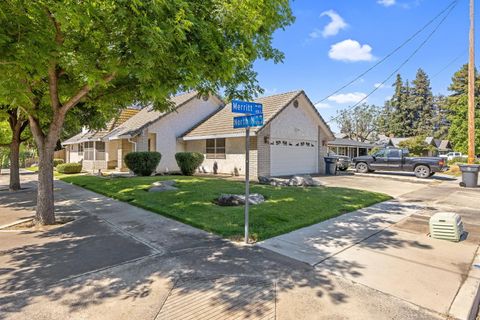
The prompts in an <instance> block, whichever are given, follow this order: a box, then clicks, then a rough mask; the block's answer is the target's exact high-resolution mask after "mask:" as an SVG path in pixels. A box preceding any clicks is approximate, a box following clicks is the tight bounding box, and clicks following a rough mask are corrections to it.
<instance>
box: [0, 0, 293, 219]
mask: <svg viewBox="0 0 480 320" xmlns="http://www.w3.org/2000/svg"><path fill="white" fill-rule="evenodd" d="M292 22H293V16H292V13H291V9H290V5H289V1H288V0H228V1H227V0H164V1H158V0H90V1H72V0H63V1H58V0H38V1H27V0H4V1H1V2H0V25H1V26H2V28H1V31H0V104H7V105H11V106H15V107H19V108H21V109H22V110H24V111H25V112H26V113H27V114H28V117H29V122H30V128H31V130H32V133H33V135H34V137H35V141H36V144H37V147H38V152H39V161H40V171H39V187H38V197H37V199H38V200H37V220H38V221H40V222H41V223H54V220H55V219H54V214H53V193H52V191H51V190H52V189H53V175H52V170H51V169H52V168H53V150H54V148H55V145H56V143H57V141H58V139H59V137H60V133H61V130H62V128H63V125H64V122H65V119H66V117H67V115H68V114H69V112H70V111H71V110H72V109H75V108H77V109H78V108H79V105H80V106H82V107H83V108H93V109H95V110H102V112H101V113H108V112H109V110H114V109H119V108H123V107H125V106H127V105H129V104H131V103H134V102H135V103H139V104H147V103H148V104H153V105H154V106H155V107H156V108H159V109H166V108H168V107H170V104H169V97H170V96H171V95H172V94H175V93H177V92H179V91H189V90H193V89H195V90H198V91H199V92H201V93H208V92H218V91H219V90H221V89H222V90H224V92H225V94H226V95H227V97H233V96H235V97H239V98H249V97H251V96H252V95H255V94H256V93H258V92H261V91H262V89H261V88H260V86H259V85H258V83H257V79H256V73H255V71H254V70H253V62H254V61H255V60H257V59H265V60H273V61H274V62H280V61H282V59H283V54H282V53H281V52H280V51H279V50H277V49H275V48H274V47H273V46H272V35H273V32H274V31H275V30H277V29H279V28H284V27H286V26H287V25H289V24H290V23H292Z"/></svg>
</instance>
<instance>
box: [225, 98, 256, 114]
mask: <svg viewBox="0 0 480 320" xmlns="http://www.w3.org/2000/svg"><path fill="white" fill-rule="evenodd" d="M232 112H233V113H245V114H262V113H263V105H262V104H261V103H256V102H247V101H240V100H232Z"/></svg>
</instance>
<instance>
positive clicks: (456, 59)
mask: <svg viewBox="0 0 480 320" xmlns="http://www.w3.org/2000/svg"><path fill="white" fill-rule="evenodd" d="M467 51H468V50H467V49H465V50H463V52H462V53H460V54H459V55H458V56H457V57H455V58H454V59H452V60H451V61H450V62H449V63H447V64H446V65H445V66H444V67H443V68H442V69H440V70H439V71H438V72H437V73H435V74H434V75H433V76H432V77H431V78H430V80H432V79H435V78H436V77H437V76H438V75H440V74H441V73H442V72H443V71H445V70H447V69H448V68H449V67H450V66H451V65H452V64H454V63H455V62H457V61H458V60H459V59H460V58H462V57H463V56H464V55H465V53H467Z"/></svg>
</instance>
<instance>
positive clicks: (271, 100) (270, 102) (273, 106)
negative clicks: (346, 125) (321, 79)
mask: <svg viewBox="0 0 480 320" xmlns="http://www.w3.org/2000/svg"><path fill="white" fill-rule="evenodd" d="M301 93H303V91H302V90H298V91H292V92H286V93H281V94H276V95H272V96H268V97H262V98H258V99H256V100H254V102H257V103H261V104H262V105H263V123H264V126H265V125H266V124H268V123H269V122H270V121H271V120H272V119H273V118H274V117H275V116H276V115H277V114H278V113H279V112H280V111H282V110H283V108H284V107H285V106H287V105H288V104H289V103H290V102H291V101H292V100H294V99H295V98H296V97H297V96H299V95H300V94H301ZM234 116H239V114H235V113H233V112H232V104H231V103H229V104H227V105H226V106H225V107H223V108H222V109H220V110H219V111H218V112H217V113H215V114H214V115H213V116H211V117H209V118H208V119H206V120H205V121H204V122H202V123H200V124H199V125H198V126H196V127H194V128H193V129H192V130H190V131H189V132H187V133H186V134H185V135H184V136H183V137H184V138H187V139H192V138H201V137H211V136H218V137H222V136H226V137H228V136H243V135H245V130H244V129H234V128H233V123H232V121H233V120H232V119H233V117H234ZM319 116H320V115H319ZM320 118H321V116H320ZM322 121H323V119H322ZM261 128H263V127H260V128H258V129H257V130H256V131H255V132H258V131H259V130H260V129H261ZM332 135H333V133H332Z"/></svg>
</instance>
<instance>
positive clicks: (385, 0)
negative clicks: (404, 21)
mask: <svg viewBox="0 0 480 320" xmlns="http://www.w3.org/2000/svg"><path fill="white" fill-rule="evenodd" d="M377 3H378V4H381V5H382V6H384V7H390V6H393V5H395V3H396V0H378V1H377Z"/></svg>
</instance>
